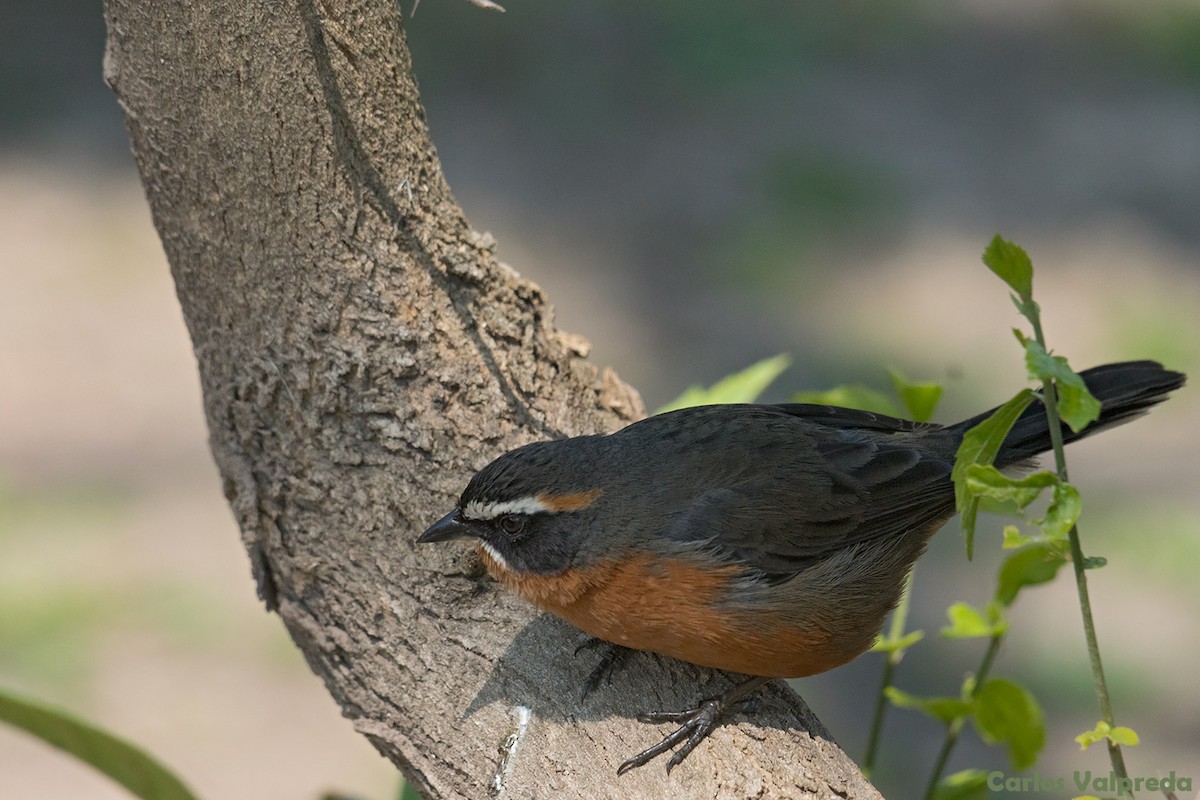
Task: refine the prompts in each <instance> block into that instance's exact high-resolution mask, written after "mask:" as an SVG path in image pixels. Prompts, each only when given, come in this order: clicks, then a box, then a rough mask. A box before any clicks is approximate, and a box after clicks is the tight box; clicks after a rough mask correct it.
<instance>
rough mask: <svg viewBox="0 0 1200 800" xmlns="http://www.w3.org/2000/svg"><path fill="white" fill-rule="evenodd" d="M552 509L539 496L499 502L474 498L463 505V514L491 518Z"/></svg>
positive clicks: (473, 518)
mask: <svg viewBox="0 0 1200 800" xmlns="http://www.w3.org/2000/svg"><path fill="white" fill-rule="evenodd" d="M550 510H551V509H550V507H549V506H548V505H546V504H545V503H543V502H542V501H541V500H539V499H538V498H537V497H521V498H518V499H516V500H504V501H502V502H499V503H485V502H482V501H480V500H472V501H471V502H469V503H467V504H466V505H465V506H463V510H462V515H463V517H464V518H465V519H472V520H489V519H496V518H497V517H500V516H503V515H505V514H540V513H544V512H546V511H550Z"/></svg>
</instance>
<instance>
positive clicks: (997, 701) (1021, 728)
mask: <svg viewBox="0 0 1200 800" xmlns="http://www.w3.org/2000/svg"><path fill="white" fill-rule="evenodd" d="M972 719H973V721H974V723H975V727H976V729H977V730H978V731H979V735H980V736H981V737H983V739H984V741H986V742H989V743H1000V744H1003V745H1004V747H1005V749H1006V750H1008V757H1009V759H1010V760H1011V761H1012V765H1013V769H1015V770H1023V769H1028V768H1029V767H1031V766H1033V764H1034V762H1036V761H1037V757H1038V753H1040V752H1041V751H1042V747H1043V746H1044V745H1045V743H1046V724H1045V720H1044V717H1043V715H1042V708H1041V706H1040V705H1038V702H1037V700H1036V699H1034V696H1033V695H1032V694H1030V693H1029V690H1028V689H1026V688H1025V687H1023V686H1021V685H1019V684H1016V683H1014V682H1012V681H1010V680H1005V679H1004V678H993V679H991V680H990V681H988V682H987V683H985V684H983V686H981V687H980V688H979V691H978V692H977V693H976V694H975V714H974V716H973V717H972Z"/></svg>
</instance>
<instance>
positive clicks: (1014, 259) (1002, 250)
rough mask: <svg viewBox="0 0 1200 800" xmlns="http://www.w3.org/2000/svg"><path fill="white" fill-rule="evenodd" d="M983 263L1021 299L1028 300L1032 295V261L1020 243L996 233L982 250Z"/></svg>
mask: <svg viewBox="0 0 1200 800" xmlns="http://www.w3.org/2000/svg"><path fill="white" fill-rule="evenodd" d="M983 263H984V264H986V265H987V268H988V269H990V270H991V271H992V272H994V273H996V275H997V276H999V278H1000V280H1002V281H1004V282H1005V283H1007V284H1008V286H1009V288H1010V289H1012V290H1013V291H1014V292H1016V293H1017V296H1018V297H1019V298H1021V300H1028V299H1029V298H1030V297H1031V296H1032V295H1033V262H1032V261H1030V259H1029V254H1028V253H1026V252H1025V250H1024V249H1023V248H1022V247H1021V246H1020V245H1018V244H1015V243H1013V242H1010V241H1008V240H1007V239H1003V238H1001V237H1000V235H999V234H997V235H996V236H994V237H993V238H992V241H991V243H990V244H988V246H987V249H985V250H984V251H983Z"/></svg>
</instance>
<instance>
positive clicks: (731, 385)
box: [655, 353, 791, 414]
mask: <svg viewBox="0 0 1200 800" xmlns="http://www.w3.org/2000/svg"><path fill="white" fill-rule="evenodd" d="M790 363H791V358H790V357H789V356H787V355H786V354H783V353H781V354H779V355H777V356H774V357H773V358H767V359H764V360H762V361H759V362H758V363H756V364H751V365H750V366H748V367H746V368H745V369H744V370H742V371H741V372H735V373H734V374H732V375H728V376H726V377H724V378H722V379H721V380H719V381H717V382H716V383H714V384H713V385H712V386H710V387H709V388H707V389H705V388H704V387H702V386H693V387H691V388H689V389H687V390H686V391H685V392H684V393H683V394H681V395H680V396H679V397H677V398H675V399H674V400H672V401H671V402H670V403H667V404H666V405H665V406H663V407H662V408H660V409H658V410H657V411H656V412H655V413H656V414H661V413H663V412H664V411H674V410H676V409H680V408H688V407H689V406H707V405H717V404H721V403H753V402H754V401H755V400H757V399H758V396H759V395H761V394H762V393H763V391H765V390H766V388H767V387H768V386H770V385H771V384H772V383H773V382H774V380H775V379H776V378H778V377H779V376H780V375H781V374H782V373H783V371H784V370H785V369H787V368H788V364H790Z"/></svg>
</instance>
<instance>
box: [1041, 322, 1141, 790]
mask: <svg viewBox="0 0 1200 800" xmlns="http://www.w3.org/2000/svg"><path fill="white" fill-rule="evenodd" d="M1030 322H1031V323H1033V335H1034V338H1035V339H1036V340H1037V343H1038V344H1039V345H1041V346H1042V348H1043V349H1045V347H1046V341H1045V338H1044V337H1043V336H1042V324H1041V318H1040V317H1039V315H1038V314H1037V313H1036V312H1035V313H1033V314H1032V315H1031V316H1030ZM1042 400H1043V402H1044V403H1045V405H1046V418H1047V421H1048V423H1049V425H1050V442H1051V444H1052V445H1053V446H1054V465H1055V468H1056V470H1057V472H1058V478H1059V480H1061V481H1064V482H1065V481H1066V480H1067V458H1066V453H1065V452H1064V451H1063V437H1062V424H1061V423H1060V422H1059V417H1058V392H1057V390H1056V389H1055V386H1054V381H1051V380H1045V381H1042ZM1067 539H1068V541H1069V543H1070V547H1071V565H1072V566H1073V567H1074V569H1075V590H1076V593H1077V594H1078V595H1079V612H1080V614H1081V615H1082V617H1083V634H1084V638H1085V639H1086V640H1087V649H1088V661H1090V662H1091V667H1092V683H1093V684H1094V685H1095V687H1096V699H1097V700H1098V701H1099V704H1100V718H1101V719H1103V720H1104V721H1105V722H1107V723H1108V724H1109V725H1110V726H1114V727H1115V726H1116V722H1115V720H1114V719H1113V710H1112V701H1111V699H1110V698H1109V694H1108V682H1107V681H1106V680H1105V678H1104V665H1103V663H1102V662H1101V661H1100V643H1099V641H1098V640H1097V638H1096V623H1095V621H1094V618H1093V617H1092V601H1091V598H1090V596H1089V594H1088V585H1087V570H1086V569H1085V568H1084V559H1083V546H1082V545H1081V544H1080V541H1079V529H1078V528H1077V527H1076V526H1074V525H1072V526H1071V530H1070V532H1069V533H1068V534H1067ZM1107 744H1108V758H1109V761H1110V762H1112V768H1113V772H1114V773H1115V774H1116V776H1117V778H1118V779H1120V783H1121V785H1122V786H1124V785H1126V781H1127V779H1128V777H1129V775H1128V773H1127V772H1126V769H1125V756H1124V754H1123V753H1122V752H1121V746H1120V745H1119V744H1117V743H1115V742H1113V741H1112V740H1111V739H1109V740H1107ZM1130 796H1131V797H1132V796H1133V795H1132V793H1130Z"/></svg>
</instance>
